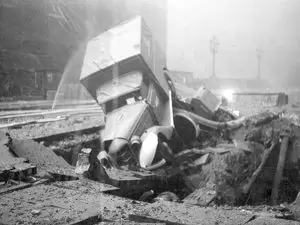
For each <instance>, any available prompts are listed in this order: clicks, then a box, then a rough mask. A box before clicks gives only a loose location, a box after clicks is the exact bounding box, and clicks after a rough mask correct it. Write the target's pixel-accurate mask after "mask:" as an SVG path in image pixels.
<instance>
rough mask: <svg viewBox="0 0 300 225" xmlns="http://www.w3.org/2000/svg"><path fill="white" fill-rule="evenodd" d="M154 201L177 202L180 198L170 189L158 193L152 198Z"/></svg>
mask: <svg viewBox="0 0 300 225" xmlns="http://www.w3.org/2000/svg"><path fill="white" fill-rule="evenodd" d="M153 201H154V202H156V201H167V202H179V201H180V199H179V198H178V196H177V195H176V194H174V193H173V192H170V191H166V192H163V193H160V194H159V195H158V196H157V197H156V198H154V199H153Z"/></svg>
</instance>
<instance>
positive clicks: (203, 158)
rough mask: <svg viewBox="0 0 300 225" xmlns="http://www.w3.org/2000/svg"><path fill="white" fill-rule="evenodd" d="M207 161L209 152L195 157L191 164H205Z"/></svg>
mask: <svg viewBox="0 0 300 225" xmlns="http://www.w3.org/2000/svg"><path fill="white" fill-rule="evenodd" d="M208 161H209V153H206V154H205V155H203V156H201V157H200V158H199V159H196V160H195V161H194V162H193V164H194V165H195V166H200V165H205V164H206V163H208Z"/></svg>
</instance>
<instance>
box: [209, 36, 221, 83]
mask: <svg viewBox="0 0 300 225" xmlns="http://www.w3.org/2000/svg"><path fill="white" fill-rule="evenodd" d="M219 46H220V43H219V42H218V40H217V38H216V36H213V37H212V39H211V40H210V45H209V47H210V51H211V53H212V57H213V61H212V77H216V54H217V53H218V51H219Z"/></svg>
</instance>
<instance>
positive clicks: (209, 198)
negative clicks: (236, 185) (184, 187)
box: [183, 184, 217, 206]
mask: <svg viewBox="0 0 300 225" xmlns="http://www.w3.org/2000/svg"><path fill="white" fill-rule="evenodd" d="M216 196H217V192H216V190H215V187H214V186H213V185H209V184H208V185H206V186H205V187H203V188H199V189H196V190H195V191H194V192H193V193H191V194H189V195H188V196H187V197H185V198H184V199H183V202H185V203H188V204H192V205H199V206H208V205H209V204H210V203H212V202H213V201H214V200H215V198H216Z"/></svg>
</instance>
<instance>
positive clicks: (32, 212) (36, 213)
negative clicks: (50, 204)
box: [31, 209, 41, 216]
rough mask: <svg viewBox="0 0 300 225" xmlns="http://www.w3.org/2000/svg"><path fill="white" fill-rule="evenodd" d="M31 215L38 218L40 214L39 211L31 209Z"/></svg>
mask: <svg viewBox="0 0 300 225" xmlns="http://www.w3.org/2000/svg"><path fill="white" fill-rule="evenodd" d="M31 214H32V215H34V216H38V215H40V214H41V210H39V209H33V210H31Z"/></svg>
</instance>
